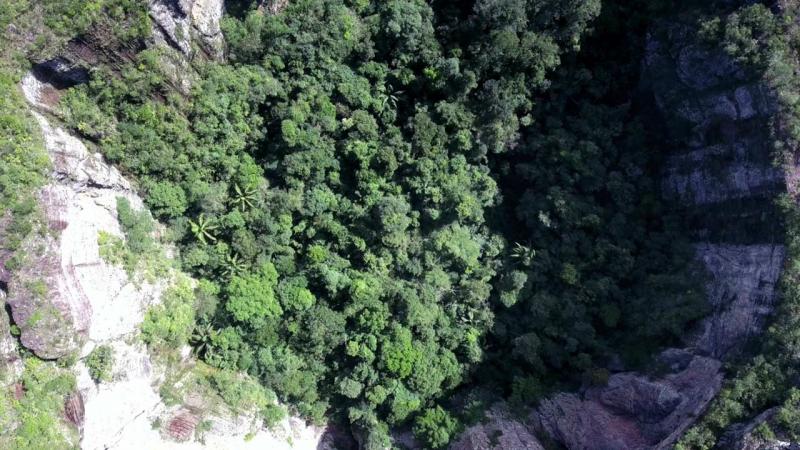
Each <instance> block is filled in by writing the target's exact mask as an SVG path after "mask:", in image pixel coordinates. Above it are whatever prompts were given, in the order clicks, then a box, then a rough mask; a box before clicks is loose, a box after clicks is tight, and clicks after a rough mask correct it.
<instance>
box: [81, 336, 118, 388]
mask: <svg viewBox="0 0 800 450" xmlns="http://www.w3.org/2000/svg"><path fill="white" fill-rule="evenodd" d="M86 368H88V369H89V375H90V376H91V377H92V379H93V380H94V381H95V382H97V383H100V382H102V381H111V371H112V370H113V369H114V349H113V348H111V347H110V346H108V345H101V346H99V347H97V348H95V349H94V350H92V352H91V353H89V356H87V357H86Z"/></svg>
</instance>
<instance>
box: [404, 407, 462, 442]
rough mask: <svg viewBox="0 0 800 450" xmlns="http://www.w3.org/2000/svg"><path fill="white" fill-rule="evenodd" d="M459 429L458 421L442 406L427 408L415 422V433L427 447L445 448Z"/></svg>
mask: <svg viewBox="0 0 800 450" xmlns="http://www.w3.org/2000/svg"><path fill="white" fill-rule="evenodd" d="M457 431H458V422H457V421H456V420H455V419H454V418H453V417H452V416H451V415H450V413H448V412H447V411H445V410H443V409H442V408H441V407H440V406H436V407H434V408H431V409H428V410H426V411H425V412H424V413H423V414H421V415H420V416H418V417H417V420H416V421H415V422H414V435H415V436H416V437H417V439H419V440H420V441H421V442H422V443H424V444H425V448H432V449H436V448H444V447H446V446H447V444H448V443H449V442H450V439H452V438H453V437H454V436H455V435H456V432H457Z"/></svg>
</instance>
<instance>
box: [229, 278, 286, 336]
mask: <svg viewBox="0 0 800 450" xmlns="http://www.w3.org/2000/svg"><path fill="white" fill-rule="evenodd" d="M277 282H278V272H276V271H275V267H274V266H273V265H272V264H270V263H266V264H264V265H263V266H262V267H261V270H260V271H259V272H258V273H255V274H247V275H244V276H241V277H240V276H235V277H233V278H232V279H231V281H230V283H229V284H228V287H227V289H226V291H227V294H228V302H227V303H226V304H225V308H226V309H227V310H228V311H229V312H230V313H231V315H232V316H233V318H234V319H236V320H238V321H240V322H245V323H249V324H251V325H252V326H254V327H255V326H258V325H260V324H262V323H263V322H264V321H268V320H271V319H276V318H278V317H280V316H281V314H283V310H282V309H281V306H280V304H279V303H278V301H277V299H276V298H275V292H274V290H273V289H274V287H275V284H276V283H277Z"/></svg>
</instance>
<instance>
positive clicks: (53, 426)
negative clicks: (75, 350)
mask: <svg viewBox="0 0 800 450" xmlns="http://www.w3.org/2000/svg"><path fill="white" fill-rule="evenodd" d="M24 363H25V368H24V371H23V373H22V378H21V380H20V382H21V383H22V385H23V387H24V389H25V393H24V395H23V396H22V397H21V398H20V399H16V398H13V397H12V395H13V392H4V393H3V395H2V396H0V423H3V421H4V420H5V421H6V423H7V424H8V425H9V426H7V427H3V428H0V444H2V445H3V446H4V448H19V449H23V448H24V449H32V450H48V449H71V448H74V447H75V446H76V445H77V442H78V433H77V430H76V429H74V428H72V427H71V426H70V425H68V424H67V423H66V422H64V421H63V420H62V413H63V406H64V400H65V398H66V396H67V395H68V394H70V393H72V392H73V391H74V390H75V377H74V375H72V373H70V372H68V371H65V370H62V369H58V368H57V367H56V366H55V364H54V363H50V362H44V361H41V360H38V359H36V358H27V359H25V361H24Z"/></svg>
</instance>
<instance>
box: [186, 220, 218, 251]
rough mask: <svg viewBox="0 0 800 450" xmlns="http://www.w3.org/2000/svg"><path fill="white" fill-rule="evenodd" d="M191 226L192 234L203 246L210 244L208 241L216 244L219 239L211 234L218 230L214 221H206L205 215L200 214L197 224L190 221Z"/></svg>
mask: <svg viewBox="0 0 800 450" xmlns="http://www.w3.org/2000/svg"><path fill="white" fill-rule="evenodd" d="M189 225H191V227H192V234H194V236H195V237H196V238H197V240H199V241H200V242H202V243H203V244H208V241H211V242H216V240H217V238H216V237H214V235H213V234H211V233H212V232H213V231H214V230H216V229H217V225H214V220H213V219H206V216H205V214H203V213H200V215H199V216H198V217H197V222H195V221H194V220H192V219H189Z"/></svg>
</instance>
